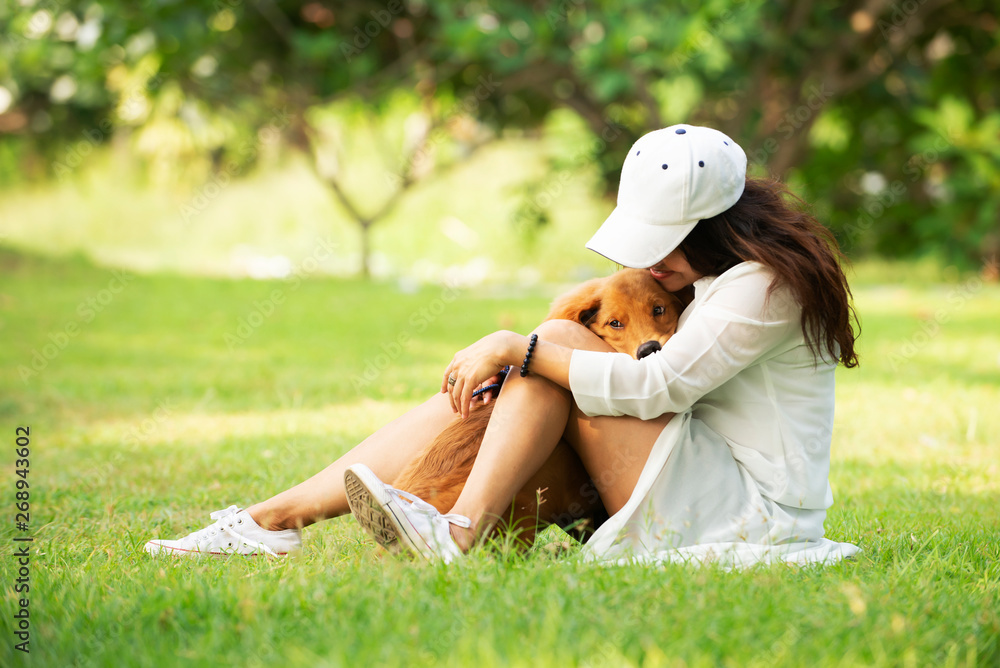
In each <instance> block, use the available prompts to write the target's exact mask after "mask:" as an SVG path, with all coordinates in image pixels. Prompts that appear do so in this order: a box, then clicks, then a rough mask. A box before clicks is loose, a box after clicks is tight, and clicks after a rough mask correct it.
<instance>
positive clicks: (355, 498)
mask: <svg viewBox="0 0 1000 668" xmlns="http://www.w3.org/2000/svg"><path fill="white" fill-rule="evenodd" d="M344 486H345V487H346V488H347V504H348V505H349V506H350V507H351V513H353V515H354V519H356V520H357V521H358V524H360V525H361V526H362V527H364V529H365V531H367V532H368V533H369V534H371V536H372V537H373V538H374V539H375V541H376V542H378V543H379V545H382V546H383V547H385V548H388V549H390V550H392V551H394V552H398V551H399V550H400V548H401V547H406V548H408V549H409V550H410V551H411V552H414V553H416V554H418V555H420V556H421V557H423V558H425V559H427V560H432V559H433V557H434V552H433V551H432V550H431V549H430V546H429V545H427V544H426V543H425V542H424V540H423V539H422V538H421V537H420V536H419V534H418V535H417V536H416V537H414V536H411V535H410V531H409V530H408V529H409V522H407V521H405V520H400V517H401V516H403V512H402V511H401V510H399V509H398V507H397V504H396V501H395V500H394V499H393V498H392V497H390V496H389V495H388V494H387V493H386V491H385V483H383V482H382V481H381V480H379V479H378V476H376V475H375V474H374V473H372V470H371V469H369V468H368V467H367V466H365V465H364V464H355V465H353V466H351V467H350V468H349V469H347V471H345V472H344ZM414 533H416V532H414Z"/></svg>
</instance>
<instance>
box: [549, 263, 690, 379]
mask: <svg viewBox="0 0 1000 668" xmlns="http://www.w3.org/2000/svg"><path fill="white" fill-rule="evenodd" d="M683 308H684V306H683V304H682V303H681V300H680V299H678V298H677V297H676V296H674V295H673V294H672V293H670V292H667V291H666V290H664V289H663V286H661V285H660V284H659V283H658V282H657V280H656V279H655V278H653V276H652V275H651V274H650V273H649V271H647V270H645V269H622V270H621V271H619V272H616V273H614V274H612V275H611V276H608V277H606V278H595V279H592V280H589V281H587V282H586V283H582V284H581V285H579V286H577V287H576V288H574V289H573V290H572V291H570V292H569V293H567V294H565V295H563V296H562V297H559V298H558V299H556V301H555V302H553V304H552V309H551V310H550V311H549V315H548V318H547V319H548V320H555V319H563V320H574V321H576V322H579V323H581V324H583V325H585V326H586V327H587V328H588V329H589V330H590V331H592V332H594V333H595V334H597V335H598V336H599V337H601V338H602V339H604V340H605V341H607V342H608V344H609V345H610V346H611V347H612V348H614V349H615V350H617V351H619V352H623V353H627V354H629V355H631V356H632V357H634V358H636V359H640V358H643V357H645V356H646V355H649V354H651V353H655V352H656V351H657V350H659V349H660V347H661V346H662V345H663V344H664V343H666V342H667V339H669V338H670V337H671V336H673V334H674V332H675V331H676V329H677V319H678V318H679V317H680V314H681V311H682V310H683Z"/></svg>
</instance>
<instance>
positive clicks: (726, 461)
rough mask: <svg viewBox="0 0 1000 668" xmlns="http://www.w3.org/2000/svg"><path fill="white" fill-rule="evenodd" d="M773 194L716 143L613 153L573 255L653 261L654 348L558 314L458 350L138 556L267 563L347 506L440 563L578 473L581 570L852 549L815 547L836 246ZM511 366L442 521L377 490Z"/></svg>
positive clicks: (674, 143)
mask: <svg viewBox="0 0 1000 668" xmlns="http://www.w3.org/2000/svg"><path fill="white" fill-rule="evenodd" d="M785 194H786V193H785V191H784V189H783V187H782V186H780V185H779V184H777V183H774V182H771V181H766V180H756V179H747V177H746V155H745V153H744V152H743V150H742V149H741V148H740V147H739V146H738V145H737V144H736V143H735V142H733V140H732V139H730V138H729V137H727V136H726V135H724V134H722V133H720V132H718V131H715V130H712V129H709V128H702V127H694V126H689V125H677V126H672V127H669V128H665V129H662V130H657V131H655V132H652V133H649V134H647V135H645V136H644V137H642V138H641V139H639V140H638V141H637V142H636V143H635V145H634V146H633V147H632V148H631V149H630V152H629V155H628V156H627V157H626V160H625V163H624V166H623V168H622V178H621V185H620V187H619V193H618V206H617V207H616V209H615V210H614V212H612V214H611V216H610V217H609V218H608V220H607V221H606V222H605V223H604V225H603V226H602V227H601V229H600V230H598V232H597V234H595V235H594V237H593V238H592V239H591V240H590V242H589V243H588V244H587V247H588V248H590V249H592V250H595V251H597V252H598V253H600V254H602V255H604V256H606V257H608V258H609V259H611V260H613V261H614V262H617V263H618V264H622V265H625V266H628V267H639V268H648V269H649V271H650V272H651V274H652V275H653V276H654V277H655V278H656V279H657V280H658V281H659V282H660V283H661V284H662V285H663V286H664V287H665V288H666V289H667V290H670V291H673V292H680V291H684V290H691V289H692V288H693V292H694V296H693V301H692V302H691V304H690V305H689V306H688V307H687V309H686V310H685V311H684V313H683V314H682V316H681V320H680V325H679V328H678V331H677V333H676V334H675V335H674V337H673V338H671V339H670V340H669V341H668V342H667V343H666V344H665V345H664V346H663V349H662V350H660V351H659V352H658V353H655V354H653V355H650V356H648V357H645V358H643V359H642V360H633V359H632V358H630V357H629V356H627V355H623V354H620V353H614V352H611V350H610V348H609V347H608V346H607V345H606V344H605V343H604V342H603V341H602V340H601V339H599V338H598V337H596V336H595V335H594V334H592V333H591V332H590V331H589V330H587V329H586V328H584V327H582V326H580V325H577V324H575V323H572V322H570V321H558V320H557V321H549V322H546V323H543V324H542V325H541V326H539V327H538V328H537V329H536V330H535V332H534V335H533V336H532V338H531V339H529V338H528V337H525V336H522V335H519V334H515V333H512V332H496V333H494V334H491V335H489V336H487V337H485V338H483V339H481V340H480V341H478V342H476V343H475V344H473V345H472V346H470V347H468V348H466V349H465V350H462V351H460V352H459V353H457V354H456V355H455V357H454V359H453V360H452V362H451V363H450V364H449V365H448V367H447V369H446V371H445V374H444V379H443V380H442V387H441V389H442V394H441V395H438V396H439V398H435V399H431V400H430V401H429V402H427V403H425V404H424V405H423V406H420V407H418V408H417V409H414V410H413V411H411V412H410V413H408V414H406V415H404V416H403V417H402V418H400V419H399V420H397V421H396V422H394V423H391V424H390V425H388V426H387V427H385V428H383V429H382V430H380V431H379V432H377V433H376V434H374V435H373V436H372V437H371V438H369V439H368V440H366V441H365V442H363V443H362V444H361V445H359V446H358V447H357V448H355V449H354V450H352V451H350V452H349V453H347V454H346V455H345V456H344V457H342V458H341V459H339V460H338V461H337V462H334V463H333V464H332V465H331V466H330V467H328V468H327V469H326V470H324V471H323V472H321V473H320V474H317V476H314V477H313V478H311V479H310V480H308V481H306V482H305V483H302V484H300V485H298V486H297V487H294V488H292V489H291V490H289V491H287V492H284V493H282V494H279V495H278V496H276V497H274V498H273V499H270V500H268V501H266V502H264V503H262V504H258V505H256V506H252V507H250V508H248V509H247V510H246V511H238V509H237V508H236V507H235V506H233V507H231V508H230V509H229V510H228V511H224V512H227V513H228V514H227V515H225V516H219V515H216V514H213V518H215V519H218V521H217V522H216V523H215V524H213V525H212V526H210V527H208V528H206V529H203V530H202V531H200V532H196V533H194V534H191V535H190V536H188V537H187V538H185V539H182V540H181V541H151V542H150V543H148V544H147V546H146V549H147V551H149V552H153V553H156V552H162V551H166V550H172V551H179V550H191V551H200V552H204V551H219V550H221V551H225V550H226V549H231V550H235V551H238V552H240V553H247V554H251V553H258V552H268V553H272V554H273V553H281V552H285V551H288V550H289V549H293V548H294V547H297V545H298V540H299V539H298V531H297V527H298V526H302V525H305V524H308V523H311V521H312V520H313V519H314V518H322V517H331V516H335V515H339V514H343V513H345V512H346V511H347V507H348V505H349V506H350V508H351V509H352V510H353V511H354V513H355V517H357V518H358V520H359V522H361V524H362V525H363V526H365V528H366V529H367V530H368V531H369V532H370V533H372V535H374V536H375V537H376V538H377V539H379V540H380V541H381V542H383V543H388V542H392V541H394V540H399V542H400V543H402V544H403V545H404V546H406V547H408V548H409V549H411V550H413V551H416V552H418V553H420V554H423V555H424V556H427V557H429V558H437V559H442V560H445V561H449V560H451V559H454V558H455V557H457V556H459V555H460V554H462V553H463V552H464V551H466V550H467V549H468V548H469V547H470V546H471V545H472V544H473V543H474V542H475V541H476V540H477V538H479V537H480V536H482V535H484V534H485V533H486V532H487V531H489V530H490V528H491V527H492V526H493V524H494V523H495V522H496V521H497V518H499V517H500V516H501V515H502V514H503V513H504V511H505V510H506V509H507V508H509V506H510V501H511V499H512V498H513V497H514V495H515V494H516V493H517V492H518V491H519V490H520V489H522V488H525V487H526V486H528V485H531V484H537V483H538V482H539V476H541V477H542V478H543V479H544V482H546V483H548V484H547V485H546V486H549V487H550V490H551V489H553V488H554V489H556V490H560V488H565V487H567V486H572V485H573V484H575V480H574V481H573V482H568V479H569V478H571V477H572V476H573V474H574V472H575V469H574V467H573V464H574V463H582V466H583V469H584V470H585V472H586V474H588V475H589V478H590V480H592V481H593V484H594V485H595V486H596V489H597V491H598V493H599V495H600V501H601V502H602V503H603V506H604V509H605V510H606V511H607V513H608V514H609V515H610V519H609V520H607V521H606V522H605V523H604V524H603V525H601V526H600V527H599V528H598V529H597V531H596V532H595V533H594V534H593V535H592V536H591V538H590V540H589V541H588V543H587V546H586V548H585V549H586V550H587V553H588V555H589V556H590V557H592V558H597V559H603V560H626V559H628V560H647V561H661V560H689V559H694V560H699V561H701V560H705V559H714V560H718V561H721V562H723V563H726V564H738V565H746V564H750V563H755V562H758V561H774V560H781V561H794V562H800V563H806V562H828V561H834V560H837V559H840V558H843V557H847V556H850V555H852V554H854V553H855V552H857V550H858V548H857V547H855V546H853V545H850V544H846V543H835V542H832V541H829V540H826V539H824V538H823V520H824V518H825V514H826V509H827V508H828V507H829V506H830V505H831V503H832V494H831V491H830V486H829V483H828V480H827V476H828V473H829V453H830V441H831V434H832V422H833V401H834V394H833V389H834V369H835V367H836V364H837V362H840V363H843V364H844V365H845V366H848V367H853V366H855V365H856V364H857V356H856V354H855V350H854V341H855V333H854V330H853V328H852V309H851V305H850V291H849V289H848V286H847V283H846V279H845V277H844V275H843V273H842V271H841V269H840V266H839V263H838V257H839V254H838V252H837V251H836V250H835V248H834V244H833V242H832V240H831V238H830V236H829V234H828V233H827V232H826V230H825V229H824V228H822V226H820V225H819V224H818V223H817V222H816V221H815V220H814V219H813V218H812V217H810V216H809V215H808V214H806V213H803V212H802V211H800V210H798V209H797V208H795V207H793V206H791V205H790V204H789V203H788V202H787V201H786V199H785V198H784V195H785ZM508 364H513V365H515V366H516V365H518V364H520V365H521V373H520V374H515V373H511V374H510V376H509V377H508V380H507V382H506V383H505V385H504V388H503V391H502V392H501V393H500V395H499V397H498V398H497V405H496V407H495V409H494V412H493V416H492V418H491V421H490V425H489V428H488V429H487V431H486V434H485V436H484V439H483V443H482V447H481V448H480V453H479V456H478V458H477V460H476V464H475V466H474V467H473V470H472V473H471V475H470V477H469V480H468V482H467V484H466V486H465V488H464V490H463V492H462V494H461V496H460V497H459V499H458V501H457V503H456V505H455V507H454V508H453V509H452V511H451V512H450V513H448V514H446V515H441V514H439V513H438V512H437V511H436V510H435V509H434V508H433V507H431V506H429V505H428V504H426V503H424V502H422V501H421V500H419V499H416V498H415V497H413V496H412V495H409V494H407V493H406V492H405V491H401V490H395V489H393V488H392V487H389V486H388V485H386V484H385V483H384V482H382V480H391V479H393V478H394V477H395V475H396V473H398V472H399V470H400V469H401V468H402V466H403V465H404V464H405V463H406V461H409V458H412V456H414V455H415V454H416V453H417V452H419V450H420V449H421V448H422V447H423V446H424V445H425V444H426V443H428V442H429V441H430V440H431V439H433V437H434V435H436V434H437V433H438V432H439V431H440V430H441V429H443V427H444V426H445V425H446V424H447V422H448V420H449V418H450V413H452V412H454V413H461V415H462V416H463V417H465V416H467V414H468V411H469V407H470V404H471V401H472V392H473V390H474V389H475V388H476V387H479V386H481V385H482V384H483V383H484V382H485V381H487V380H489V379H490V378H491V377H492V376H494V375H495V374H496V373H497V371H498V369H500V368H501V367H503V366H505V365H508ZM442 396H443V397H444V398H446V402H447V403H445V402H444V401H442V400H441V399H440V397H442ZM445 408H447V409H448V410H447V411H446V410H444V409H445ZM560 443H568V444H569V447H570V448H572V452H570V453H565V452H561V449H562V448H564V447H566V446H562V445H559V444H560ZM560 462H561V464H560ZM567 462H568V464H567ZM341 476H343V478H342V477H341ZM562 491H564V490H562ZM549 493H551V492H549ZM347 497H349V498H347ZM255 520H259V521H260V523H261V524H262V525H263V527H266V528H277V529H285V530H284V531H274V532H271V531H266V530H265V529H264V528H262V527H259V526H257V523H256V522H255ZM248 526H252V527H253V529H252V530H247V529H246V527H248ZM241 527H242V528H241ZM220 539H221V542H220ZM233 541H235V543H234V542H233ZM227 542H228V543H229V544H230V545H231V547H228V548H227V547H226V546H225V543H227ZM220 544H221V547H220Z"/></svg>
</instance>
